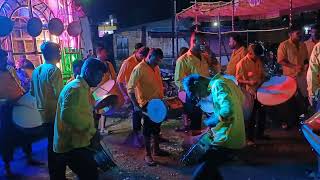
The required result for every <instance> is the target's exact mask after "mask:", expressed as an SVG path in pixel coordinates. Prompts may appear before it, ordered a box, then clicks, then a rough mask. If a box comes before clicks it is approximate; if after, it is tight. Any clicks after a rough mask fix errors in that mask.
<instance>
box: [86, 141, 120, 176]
mask: <svg viewBox="0 0 320 180" xmlns="http://www.w3.org/2000/svg"><path fill="white" fill-rule="evenodd" d="M90 150H92V151H94V152H95V155H94V160H95V161H96V163H97V166H98V168H99V169H101V170H102V171H103V172H106V171H108V170H110V169H113V168H116V167H117V164H116V163H115V160H114V159H113V156H112V154H111V152H110V150H109V148H108V147H107V146H106V145H105V144H104V142H103V141H100V143H99V145H98V147H95V148H94V149H93V148H90Z"/></svg>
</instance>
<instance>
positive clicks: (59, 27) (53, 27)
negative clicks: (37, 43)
mask: <svg viewBox="0 0 320 180" xmlns="http://www.w3.org/2000/svg"><path fill="white" fill-rule="evenodd" d="M48 29H49V32H50V33H51V34H53V35H56V36H60V35H61V34H62V33H63V30H64V26H63V23H62V21H61V20H60V19H58V18H53V19H51V20H50V21H49V24H48Z"/></svg>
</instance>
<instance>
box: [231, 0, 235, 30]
mask: <svg viewBox="0 0 320 180" xmlns="http://www.w3.org/2000/svg"><path fill="white" fill-rule="evenodd" d="M234 10H235V9H234V0H232V20H231V23H232V24H231V26H232V31H234Z"/></svg>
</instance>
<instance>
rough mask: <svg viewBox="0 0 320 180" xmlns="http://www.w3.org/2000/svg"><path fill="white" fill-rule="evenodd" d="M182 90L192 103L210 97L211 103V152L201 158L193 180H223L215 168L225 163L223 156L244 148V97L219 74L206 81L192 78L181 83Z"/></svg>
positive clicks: (201, 78)
mask: <svg viewBox="0 0 320 180" xmlns="http://www.w3.org/2000/svg"><path fill="white" fill-rule="evenodd" d="M183 87H184V89H185V91H186V93H187V95H188V96H189V97H190V98H192V99H200V98H205V97H208V96H209V95H210V93H211V96H212V101H213V103H214V115H213V116H215V117H213V118H212V119H215V120H216V122H215V123H212V122H211V123H210V124H211V126H214V125H213V124H216V125H215V126H214V127H212V128H210V129H209V131H208V132H209V133H210V134H211V136H213V141H212V142H210V145H211V148H210V150H208V151H207V152H206V154H205V155H204V156H203V157H202V158H201V159H202V161H203V162H202V163H201V164H200V165H199V167H198V168H197V170H196V171H195V173H194V179H199V180H200V179H201V180H203V179H208V180H209V179H215V180H218V179H223V178H222V176H221V175H220V173H219V171H218V165H219V164H221V163H222V162H223V161H225V160H226V157H228V156H227V155H228V154H229V153H230V152H232V151H234V150H237V149H241V148H243V147H244V146H245V126H244V119H243V111H242V102H243V100H244V96H243V94H242V92H241V90H240V89H239V88H238V87H237V86H236V85H235V84H234V82H232V80H229V79H226V78H224V77H223V76H222V75H221V74H216V75H215V76H214V77H213V78H212V79H211V80H210V79H209V78H206V77H203V76H200V75H197V74H193V75H189V76H187V77H186V78H185V79H184V80H183Z"/></svg>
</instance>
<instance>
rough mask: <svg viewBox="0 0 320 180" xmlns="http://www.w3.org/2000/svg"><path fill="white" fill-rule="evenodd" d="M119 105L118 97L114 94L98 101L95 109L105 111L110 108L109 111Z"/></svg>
mask: <svg viewBox="0 0 320 180" xmlns="http://www.w3.org/2000/svg"><path fill="white" fill-rule="evenodd" d="M117 104H118V96H117V95H113V94H108V95H105V96H103V97H102V98H100V99H98V100H97V102H96V105H95V108H96V109H103V108H105V107H109V109H112V108H114V107H115V106H116V105H117Z"/></svg>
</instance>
